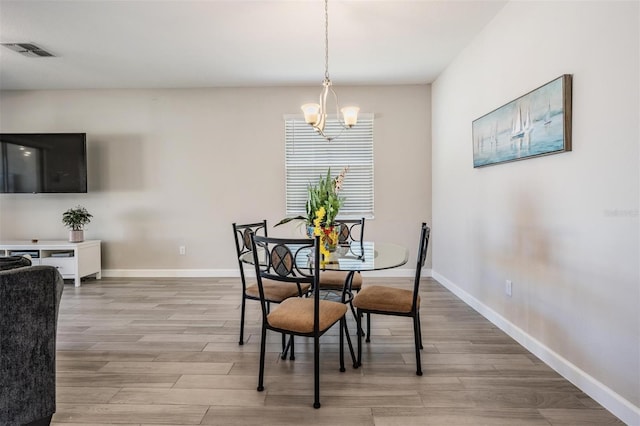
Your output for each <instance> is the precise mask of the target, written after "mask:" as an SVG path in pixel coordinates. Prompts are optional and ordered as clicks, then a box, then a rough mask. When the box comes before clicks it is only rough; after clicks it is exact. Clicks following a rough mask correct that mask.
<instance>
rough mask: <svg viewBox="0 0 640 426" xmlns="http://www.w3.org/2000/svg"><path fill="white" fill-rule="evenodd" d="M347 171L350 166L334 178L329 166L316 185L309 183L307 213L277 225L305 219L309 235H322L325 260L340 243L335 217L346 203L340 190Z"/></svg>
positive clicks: (321, 251)
mask: <svg viewBox="0 0 640 426" xmlns="http://www.w3.org/2000/svg"><path fill="white" fill-rule="evenodd" d="M347 171H349V167H345V168H344V169H342V171H341V172H340V174H338V176H336V177H335V178H333V177H331V169H330V168H329V170H327V175H326V176H324V177H322V176H321V177H320V179H319V180H318V183H317V184H316V185H311V184H309V186H308V187H307V194H308V197H307V204H306V213H307V215H306V216H295V217H288V218H285V219H282V220H281V221H280V222H278V223H277V224H276V225H275V226H278V225H282V224H284V223H288V222H291V221H292V220H301V221H304V224H305V225H306V227H307V236H309V237H313V236H319V237H320V253H321V254H322V255H323V256H322V257H323V259H325V260H326V259H328V257H329V254H330V253H331V251H333V250H335V248H336V246H337V245H338V231H339V230H338V229H337V228H336V227H335V219H336V217H337V216H338V212H339V211H340V208H341V207H342V205H343V204H344V197H341V196H340V195H339V192H340V190H341V189H342V185H343V183H344V177H345V175H346V174H347Z"/></svg>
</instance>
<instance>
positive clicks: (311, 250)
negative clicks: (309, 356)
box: [250, 234, 320, 333]
mask: <svg viewBox="0 0 640 426" xmlns="http://www.w3.org/2000/svg"><path fill="white" fill-rule="evenodd" d="M250 235H251V237H250V238H251V250H252V251H253V262H254V265H255V268H256V278H257V281H258V290H259V292H260V304H261V306H262V315H263V320H264V321H267V314H268V313H269V311H268V309H267V304H266V301H265V297H264V288H263V284H262V280H263V279H269V280H273V281H283V282H290V283H291V282H293V283H297V284H298V286H300V284H301V283H308V284H311V288H312V289H317V288H318V277H319V271H320V250H318V247H319V246H320V238H319V237H317V236H316V237H314V238H313V239H309V238H303V239H300V238H269V237H262V236H259V235H255V234H250ZM318 295H319V292H318V291H314V306H315V309H314V311H315V316H314V331H315V332H316V333H317V332H318V325H319V304H320V298H319V296H318Z"/></svg>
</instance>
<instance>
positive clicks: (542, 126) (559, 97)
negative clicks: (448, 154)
mask: <svg viewBox="0 0 640 426" xmlns="http://www.w3.org/2000/svg"><path fill="white" fill-rule="evenodd" d="M571 83H572V76H571V75H570V74H564V75H562V76H560V77H558V78H556V79H555V80H552V81H550V82H548V83H546V84H545V85H543V86H540V87H538V88H537V89H535V90H532V91H531V92H529V93H527V94H526V95H523V96H521V97H519V98H518V99H515V100H513V101H511V102H509V103H508V104H506V105H503V106H501V107H500V108H498V109H495V110H493V111H491V112H490V113H488V114H485V115H483V116H482V117H480V118H477V119H476V120H474V121H473V123H472V133H473V167H485V166H490V165H493V164H498V163H504V162H508V161H517V160H524V159H527V158H532V157H539V156H541V155H549V154H556V153H559V152H565V151H571Z"/></svg>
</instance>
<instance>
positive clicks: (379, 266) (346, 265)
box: [240, 241, 409, 302]
mask: <svg viewBox="0 0 640 426" xmlns="http://www.w3.org/2000/svg"><path fill="white" fill-rule="evenodd" d="M291 248H292V252H293V253H295V262H296V265H297V266H298V267H299V268H301V269H302V268H306V267H308V266H309V262H310V259H311V258H312V257H311V256H312V253H311V251H312V248H311V247H308V248H305V249H302V250H295V247H291ZM258 258H259V259H262V258H263V256H260V255H259V256H258ZM408 259H409V251H408V250H407V248H406V247H403V246H401V245H398V244H394V243H387V242H375V241H362V242H361V241H352V242H351V243H349V244H341V245H338V246H337V247H336V248H335V250H334V251H332V252H331V253H330V255H329V257H328V258H325V259H323V260H321V262H320V269H321V271H323V270H324V271H345V272H347V275H346V279H345V286H344V291H346V292H349V293H350V291H351V282H352V281H353V275H354V274H355V273H356V272H367V271H380V270H384V269H392V268H398V267H400V266H402V265H404V264H406V263H407V261H408ZM240 260H242V261H243V262H245V263H248V264H251V265H253V263H254V262H253V253H251V252H248V253H245V254H243V255H242V256H240ZM320 273H322V272H320ZM346 301H348V300H343V302H346Z"/></svg>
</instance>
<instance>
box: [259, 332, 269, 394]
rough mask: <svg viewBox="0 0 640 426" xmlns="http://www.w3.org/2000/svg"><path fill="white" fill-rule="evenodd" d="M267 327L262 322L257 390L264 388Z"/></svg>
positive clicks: (260, 390)
mask: <svg viewBox="0 0 640 426" xmlns="http://www.w3.org/2000/svg"><path fill="white" fill-rule="evenodd" d="M266 340H267V327H266V326H265V324H262V334H261V338H260V372H259V373H258V392H262V391H263V390H264V352H265V349H266V344H267V342H266Z"/></svg>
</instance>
